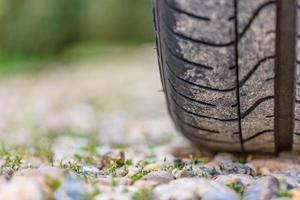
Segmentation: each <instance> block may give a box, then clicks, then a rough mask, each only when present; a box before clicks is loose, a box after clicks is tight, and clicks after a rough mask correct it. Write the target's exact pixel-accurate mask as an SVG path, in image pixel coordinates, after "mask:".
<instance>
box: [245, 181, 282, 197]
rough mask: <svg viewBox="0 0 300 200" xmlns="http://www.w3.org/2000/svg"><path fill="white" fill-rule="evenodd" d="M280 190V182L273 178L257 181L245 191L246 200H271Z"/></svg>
mask: <svg viewBox="0 0 300 200" xmlns="http://www.w3.org/2000/svg"><path fill="white" fill-rule="evenodd" d="M278 190H279V181H278V180H277V179H276V178H275V177H273V176H264V177H261V178H259V179H257V180H255V181H254V182H253V183H252V184H251V185H250V186H249V187H248V188H247V189H246V191H245V194H244V200H269V199H271V198H272V197H275V195H276V194H277V192H278Z"/></svg>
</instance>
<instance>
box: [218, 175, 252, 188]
mask: <svg viewBox="0 0 300 200" xmlns="http://www.w3.org/2000/svg"><path fill="white" fill-rule="evenodd" d="M215 181H216V182H218V183H221V184H223V185H228V184H231V183H237V182H240V183H242V184H243V186H244V187H245V188H246V187H248V186H249V185H251V184H252V183H253V181H254V178H253V177H252V176H250V175H247V174H228V175H219V176H217V178H216V179H215Z"/></svg>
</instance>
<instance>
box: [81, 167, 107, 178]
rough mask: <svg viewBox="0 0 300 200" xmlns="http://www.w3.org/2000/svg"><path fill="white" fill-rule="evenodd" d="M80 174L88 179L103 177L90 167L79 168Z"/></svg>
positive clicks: (99, 172) (97, 170)
mask: <svg viewBox="0 0 300 200" xmlns="http://www.w3.org/2000/svg"><path fill="white" fill-rule="evenodd" d="M80 174H81V175H84V176H87V177H90V178H97V177H100V176H103V175H104V174H103V172H101V171H100V170H99V169H98V168H97V167H94V166H91V165H83V166H81V171H80Z"/></svg>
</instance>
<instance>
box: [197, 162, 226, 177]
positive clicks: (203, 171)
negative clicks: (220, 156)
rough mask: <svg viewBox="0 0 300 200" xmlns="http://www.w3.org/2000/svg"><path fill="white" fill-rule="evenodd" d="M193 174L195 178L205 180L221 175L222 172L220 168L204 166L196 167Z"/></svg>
mask: <svg viewBox="0 0 300 200" xmlns="http://www.w3.org/2000/svg"><path fill="white" fill-rule="evenodd" d="M192 172H193V174H194V175H195V176H199V177H205V178H211V177H215V176H217V175H220V174H221V171H220V169H219V168H218V167H215V166H207V165H203V164H197V165H194V166H193V170H192Z"/></svg>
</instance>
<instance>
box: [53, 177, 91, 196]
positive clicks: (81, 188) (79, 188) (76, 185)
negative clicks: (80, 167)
mask: <svg viewBox="0 0 300 200" xmlns="http://www.w3.org/2000/svg"><path fill="white" fill-rule="evenodd" d="M68 176H69V177H68V179H67V181H65V182H64V183H63V184H62V185H61V186H60V187H59V188H58V189H57V190H56V191H55V192H54V198H55V199H56V200H64V199H72V200H83V199H84V197H85V195H86V194H87V191H86V188H85V185H84V182H83V181H82V180H80V179H78V178H77V177H73V176H70V175H68Z"/></svg>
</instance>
